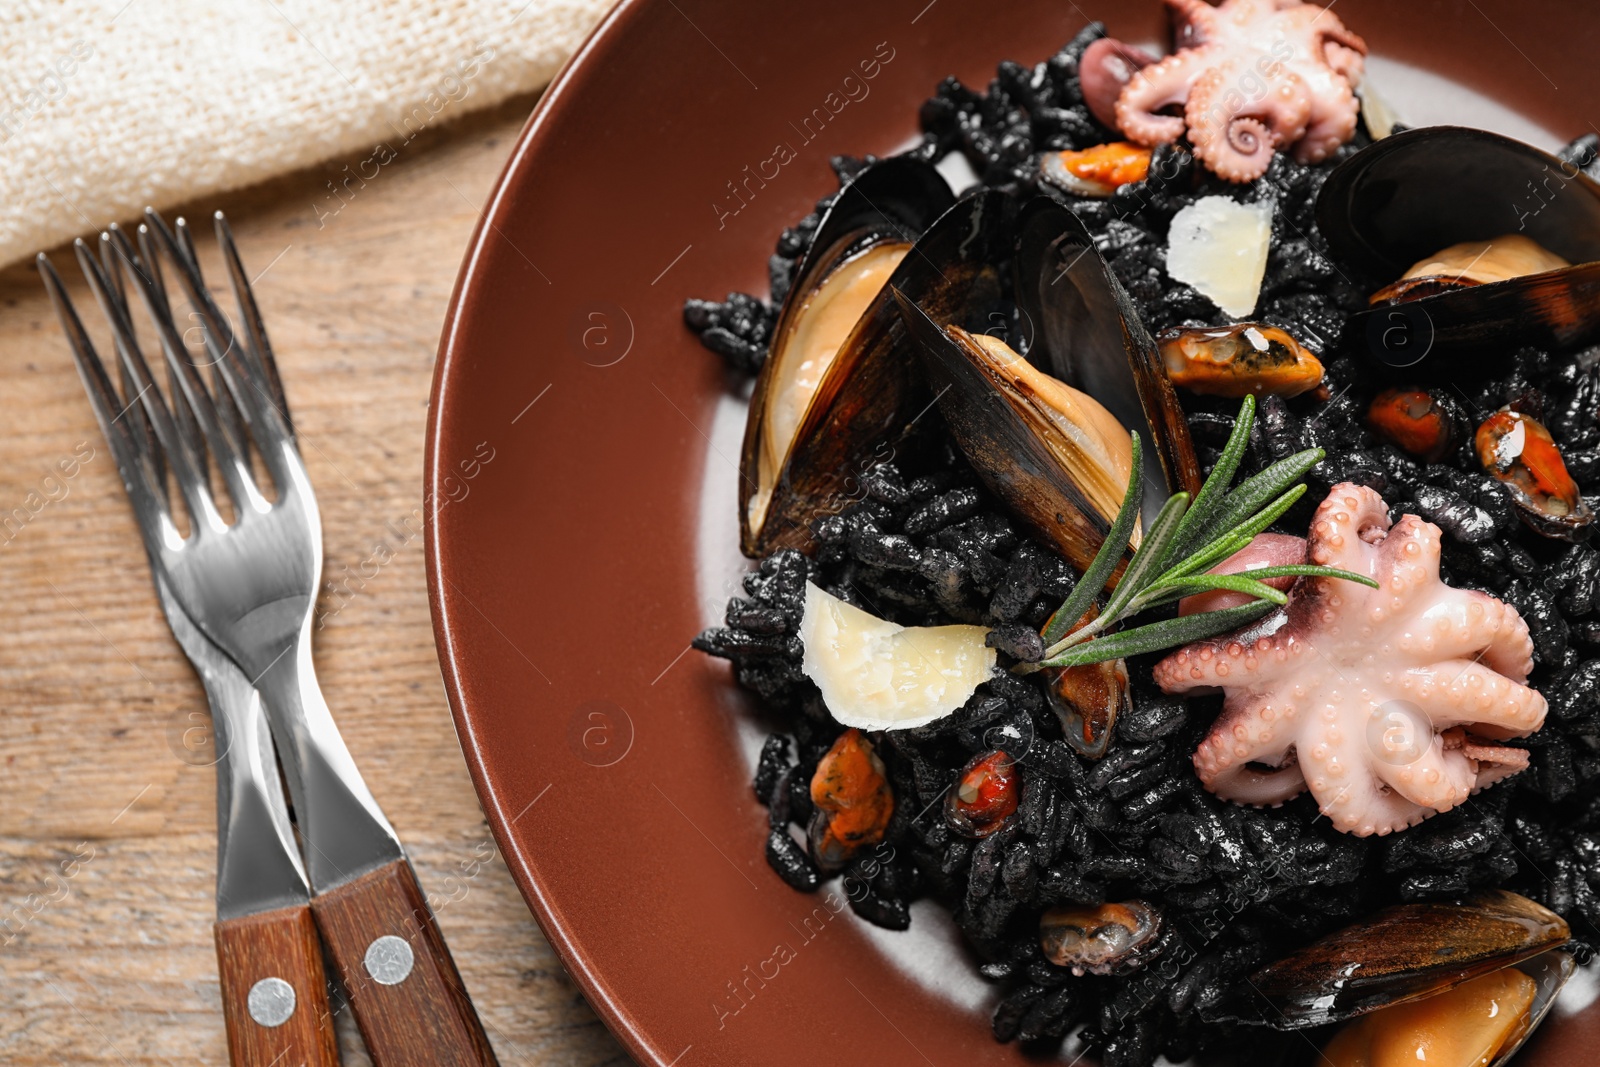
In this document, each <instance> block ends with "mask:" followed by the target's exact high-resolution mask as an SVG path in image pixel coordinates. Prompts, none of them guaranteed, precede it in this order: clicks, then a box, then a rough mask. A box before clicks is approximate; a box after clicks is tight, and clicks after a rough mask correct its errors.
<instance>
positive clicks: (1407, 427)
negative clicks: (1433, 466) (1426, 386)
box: [1367, 389, 1453, 463]
mask: <svg viewBox="0 0 1600 1067" xmlns="http://www.w3.org/2000/svg"><path fill="white" fill-rule="evenodd" d="M1367 426H1368V427H1369V428H1370V429H1371V430H1372V433H1373V436H1375V437H1377V438H1378V439H1379V440H1381V441H1387V442H1388V443H1389V444H1391V445H1394V446H1395V447H1396V448H1398V449H1400V450H1401V451H1402V452H1407V453H1410V454H1411V455H1413V456H1415V457H1417V458H1418V459H1421V460H1426V461H1427V462H1429V463H1433V462H1435V461H1437V460H1438V459H1440V458H1441V457H1442V456H1443V455H1444V454H1445V453H1446V452H1448V451H1449V450H1450V444H1451V439H1452V437H1453V429H1452V427H1451V424H1450V415H1449V413H1448V412H1447V411H1445V409H1444V408H1443V407H1442V406H1440V404H1439V402H1438V401H1437V400H1435V399H1434V397H1433V394H1431V393H1429V392H1427V391H1426V390H1423V389H1385V390H1384V391H1383V392H1381V393H1379V394H1378V395H1377V396H1376V397H1374V398H1373V400H1372V405H1371V406H1370V407H1369V408H1367Z"/></svg>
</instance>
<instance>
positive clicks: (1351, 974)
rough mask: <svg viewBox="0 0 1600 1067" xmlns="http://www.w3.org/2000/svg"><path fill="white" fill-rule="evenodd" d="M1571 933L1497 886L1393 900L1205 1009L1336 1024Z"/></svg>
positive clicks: (1510, 962)
mask: <svg viewBox="0 0 1600 1067" xmlns="http://www.w3.org/2000/svg"><path fill="white" fill-rule="evenodd" d="M1571 936H1572V931H1571V930H1570V929H1569V928H1568V926H1567V923H1566V921H1565V920H1564V919H1562V918H1561V916H1559V915H1557V914H1556V913H1555V912H1553V911H1551V910H1550V909H1549V908H1546V907H1545V906H1543V905H1542V904H1540V903H1538V902H1537V901H1534V900H1529V899H1528V898H1527V897H1524V896H1521V895H1519V894H1516V893H1511V892H1507V891H1505V890H1503V889H1492V890H1485V891H1483V892H1481V893H1478V894H1476V895H1475V896H1473V897H1471V898H1470V899H1468V900H1466V901H1465V902H1463V903H1459V904H1456V903H1445V902H1442V901H1441V902H1422V903H1413V904H1396V905H1393V906H1391V907H1388V908H1384V909H1383V910H1382V911H1379V912H1378V913H1376V914H1375V915H1370V916H1367V917H1366V918H1363V919H1359V920H1357V921H1356V922H1354V923H1352V924H1350V925H1348V926H1346V927H1344V928H1343V929H1340V930H1336V931H1334V932H1333V933H1330V934H1328V935H1326V936H1324V937H1321V938H1319V939H1317V940H1316V941H1313V942H1312V943H1311V944H1309V945H1305V946H1303V947H1301V948H1298V949H1296V950H1294V951H1293V952H1291V953H1289V955H1287V956H1285V957H1284V958H1282V959H1279V960H1275V961H1274V962H1272V963H1269V964H1267V965H1266V966H1265V967H1262V968H1261V969H1259V970H1257V971H1256V972H1255V973H1254V974H1252V975H1250V980H1249V982H1248V983H1241V984H1240V986H1239V988H1238V989H1237V990H1234V991H1233V993H1232V994H1231V995H1230V996H1229V997H1228V998H1227V999H1226V1000H1224V1001H1223V1002H1222V1003H1219V1004H1217V1005H1214V1006H1213V1007H1212V1008H1211V1010H1210V1011H1208V1012H1207V1014H1208V1015H1209V1016H1210V1017H1212V1018H1217V1019H1231V1020H1234V1021H1237V1022H1243V1023H1251V1024H1255V1025H1263V1026H1271V1027H1275V1028H1277V1029H1280V1030H1298V1029H1304V1028H1307V1027H1312V1026H1322V1025H1325V1024H1327V1023H1330V1022H1342V1021H1343V1020H1345V1019H1351V1018H1355V1017H1356V1016H1359V1015H1366V1014H1368V1013H1370V1012H1374V1011H1378V1010H1379V1009H1383V1008H1391V1007H1392V1006H1393V1005H1396V1004H1404V1003H1407V1002H1422V1003H1426V1002H1427V1001H1426V998H1429V997H1434V996H1437V995H1438V994H1440V993H1443V992H1445V991H1447V990H1450V989H1454V988H1457V987H1459V986H1461V985H1462V984H1463V983H1466V982H1470V981H1472V980H1473V979H1474V978H1479V977H1481V976H1483V975H1485V974H1492V973H1494V972H1497V971H1499V970H1501V969H1503V968H1506V967H1512V966H1515V965H1517V964H1519V963H1522V962H1523V961H1525V960H1529V961H1531V960H1532V959H1533V958H1535V957H1539V956H1542V955H1543V954H1544V953H1546V952H1549V951H1550V950H1551V949H1554V948H1557V947H1559V946H1560V945H1563V944H1565V943H1566V942H1567V940H1568V939H1569V938H1571ZM1539 969H1542V968H1535V969H1534V970H1539ZM1558 969H1559V968H1558ZM1413 1062H1414V1061H1413ZM1427 1062H1428V1063H1429V1064H1430V1067H1431V1065H1432V1064H1433V1061H1432V1060H1428V1061H1427Z"/></svg>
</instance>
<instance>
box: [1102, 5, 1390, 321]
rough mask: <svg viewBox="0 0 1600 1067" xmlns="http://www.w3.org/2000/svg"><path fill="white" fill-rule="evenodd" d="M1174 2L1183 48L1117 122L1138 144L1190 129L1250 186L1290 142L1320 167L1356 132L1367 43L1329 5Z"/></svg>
mask: <svg viewBox="0 0 1600 1067" xmlns="http://www.w3.org/2000/svg"><path fill="white" fill-rule="evenodd" d="M1167 6H1168V7H1169V8H1170V9H1171V11H1172V14H1173V17H1174V19H1175V21H1176V24H1177V29H1176V32H1175V34H1174V36H1175V39H1176V42H1177V44H1178V46H1179V47H1178V50H1177V51H1176V52H1174V53H1173V54H1172V55H1170V56H1168V57H1166V58H1165V59H1163V60H1160V61H1159V62H1156V63H1153V64H1150V65H1148V66H1143V67H1141V68H1140V69H1138V70H1136V71H1134V72H1133V73H1132V75H1131V76H1130V77H1129V78H1128V81H1127V84H1126V85H1125V86H1124V87H1123V89H1122V92H1121V95H1120V96H1118V98H1117V103H1116V118H1117V126H1118V128H1119V129H1121V130H1122V132H1123V133H1124V134H1126V135H1127V136H1128V137H1129V138H1130V139H1131V140H1134V141H1137V142H1138V143H1140V144H1143V145H1151V146H1154V145H1158V144H1162V143H1163V142H1166V141H1175V140H1177V139H1178V138H1179V137H1182V136H1185V135H1187V136H1188V138H1189V141H1190V143H1191V144H1193V145H1194V149H1195V155H1196V156H1198V157H1199V158H1200V160H1201V162H1203V163H1204V164H1205V165H1206V166H1207V167H1208V168H1210V170H1211V171H1212V172H1213V173H1215V174H1217V175H1218V176H1220V177H1222V178H1226V179H1227V180H1229V181H1235V182H1248V181H1254V180H1255V179H1256V178H1259V177H1261V175H1262V174H1264V173H1266V170H1267V165H1268V164H1269V163H1271V162H1272V154H1273V153H1274V152H1276V151H1277V150H1278V149H1280V148H1293V149H1294V154H1295V158H1296V159H1298V160H1300V161H1301V162H1302V163H1316V162H1319V161H1321V160H1324V159H1326V158H1328V156H1329V155H1330V154H1332V152H1333V151H1334V149H1336V148H1338V147H1339V146H1340V145H1342V144H1344V143H1345V142H1346V141H1348V140H1349V139H1350V137H1351V135H1352V134H1354V133H1355V129H1356V116H1357V113H1358V112H1359V110H1360V104H1359V102H1358V101H1357V100H1356V97H1355V90H1354V87H1355V85H1356V84H1357V83H1359V82H1360V81H1361V76H1362V71H1363V67H1364V62H1365V57H1366V52H1367V45H1366V42H1364V41H1363V40H1362V39H1361V38H1360V37H1357V36H1356V35H1355V34H1353V33H1351V32H1350V31H1349V30H1347V29H1345V28H1344V24H1343V23H1342V22H1340V21H1339V17H1338V16H1337V15H1335V14H1333V13H1332V12H1331V11H1329V10H1328V8H1327V7H1324V6H1323V5H1320V4H1307V3H1299V2H1297V0H1225V2H1224V3H1222V4H1220V5H1218V6H1216V7H1213V6H1212V5H1211V4H1209V3H1207V2H1206V0H1167ZM1086 58H1087V57H1086ZM1257 87H1259V88H1257ZM1252 89H1254V90H1255V91H1247V90H1252ZM1174 108H1181V109H1182V114H1181V115H1175V114H1171V113H1170V112H1171V110H1172V109H1174ZM1241 314H1242V312H1241Z"/></svg>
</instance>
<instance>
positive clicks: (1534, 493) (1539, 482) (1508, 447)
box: [1473, 408, 1594, 541]
mask: <svg viewBox="0 0 1600 1067" xmlns="http://www.w3.org/2000/svg"><path fill="white" fill-rule="evenodd" d="M1473 447H1474V448H1475V450H1476V451H1477V453H1478V462H1480V463H1481V464H1483V469H1484V470H1486V471H1488V472H1489V473H1490V474H1491V475H1493V476H1494V477H1495V478H1496V479H1498V480H1499V482H1500V484H1501V485H1503V486H1505V488H1506V492H1507V493H1509V494H1510V496H1511V502H1512V503H1513V504H1515V505H1516V508H1517V512H1518V513H1519V514H1520V515H1521V516H1522V521H1523V522H1525V523H1527V524H1528V525H1529V526H1530V527H1532V528H1533V529H1534V530H1535V531H1537V532H1539V533H1541V534H1544V535H1545V536H1546V537H1554V538H1558V539H1560V540H1563V541H1582V540H1585V539H1586V538H1587V537H1588V536H1589V533H1590V526H1591V524H1592V523H1593V522H1594V511H1593V510H1592V509H1591V508H1590V507H1589V504H1588V502H1587V501H1586V500H1584V499H1583V495H1582V494H1581V493H1580V492H1579V491H1578V483H1577V482H1575V481H1574V480H1573V478H1572V475H1571V474H1569V473H1568V472H1567V465H1566V462H1565V461H1564V460H1563V459H1562V458H1561V450H1560V449H1559V448H1558V447H1556V443H1555V440H1554V439H1553V438H1552V437H1551V436H1550V431H1549V430H1547V429H1545V427H1544V424H1543V423H1542V422H1540V421H1539V420H1537V419H1535V418H1533V417H1531V416H1529V415H1525V414H1523V413H1522V412H1520V411H1514V410H1512V409H1510V408H1502V409H1501V410H1500V411H1497V412H1495V413H1494V414H1493V415H1490V416H1489V417H1488V418H1487V419H1484V420H1483V422H1482V423H1481V424H1480V425H1479V426H1478V431H1477V433H1476V434H1474V435H1473Z"/></svg>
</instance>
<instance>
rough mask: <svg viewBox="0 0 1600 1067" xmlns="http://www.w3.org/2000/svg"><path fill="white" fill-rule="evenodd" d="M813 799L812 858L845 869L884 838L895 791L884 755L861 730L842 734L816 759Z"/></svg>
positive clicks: (829, 868)
mask: <svg viewBox="0 0 1600 1067" xmlns="http://www.w3.org/2000/svg"><path fill="white" fill-rule="evenodd" d="M811 804H812V807H813V809H814V811H813V814H812V816H811V826H810V828H809V831H808V833H807V835H806V836H807V838H808V841H809V844H810V845H811V858H812V859H814V860H815V861H816V863H817V866H818V867H819V868H821V869H822V870H823V871H827V872H830V873H831V872H833V871H839V870H843V869H844V867H845V866H846V865H848V864H849V862H850V861H851V860H852V859H853V858H854V857H855V855H856V853H858V852H860V851H861V850H862V849H864V848H868V847H870V846H872V845H876V844H877V843H878V842H879V841H882V840H883V833H884V831H885V830H886V829H888V827H889V819H890V818H891V817H892V816H893V815H894V791H893V790H891V789H890V788H889V779H888V777H887V772H886V771H885V770H884V767H883V760H881V759H879V758H878V753H877V752H876V751H875V750H874V749H873V747H872V742H871V741H868V740H867V739H866V737H864V736H863V735H862V733H861V731H860V730H846V731H845V732H844V733H842V734H840V735H839V739H838V740H837V741H835V742H834V743H833V747H832V748H830V749H828V751H827V752H826V753H824V754H823V757H822V759H820V760H818V761H817V773H816V774H815V775H813V776H812V778H811Z"/></svg>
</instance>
